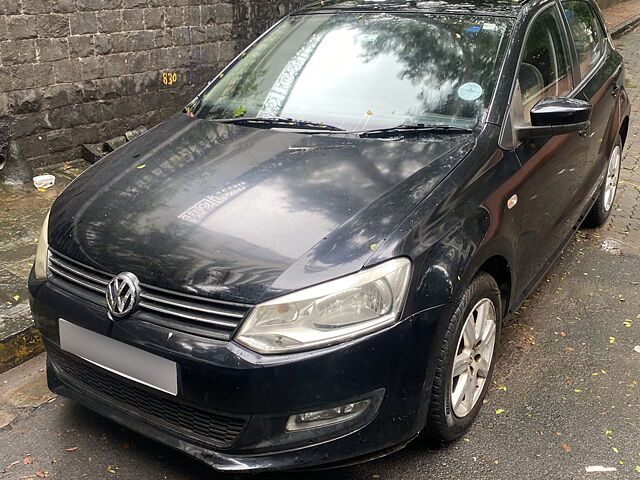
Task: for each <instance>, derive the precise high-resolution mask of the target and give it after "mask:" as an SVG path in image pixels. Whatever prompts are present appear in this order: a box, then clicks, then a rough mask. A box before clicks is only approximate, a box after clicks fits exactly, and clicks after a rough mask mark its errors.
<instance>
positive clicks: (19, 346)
mask: <svg viewBox="0 0 640 480" xmlns="http://www.w3.org/2000/svg"><path fill="white" fill-rule="evenodd" d="M42 351H44V344H43V343H42V337H41V336H40V332H38V330H37V329H36V327H35V326H33V325H29V326H28V327H26V328H24V329H22V330H20V331H18V332H16V333H13V334H11V335H9V336H7V337H5V338H2V339H0V373H2V372H6V371H7V370H10V369H12V368H13V367H16V366H18V365H20V364H21V363H23V362H26V361H27V360H29V359H30V358H32V357H35V356H36V355H37V354H39V353H40V352H42Z"/></svg>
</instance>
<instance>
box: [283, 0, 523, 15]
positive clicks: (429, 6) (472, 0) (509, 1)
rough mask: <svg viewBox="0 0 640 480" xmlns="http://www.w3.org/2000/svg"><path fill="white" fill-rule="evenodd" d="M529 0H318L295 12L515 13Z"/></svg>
mask: <svg viewBox="0 0 640 480" xmlns="http://www.w3.org/2000/svg"><path fill="white" fill-rule="evenodd" d="M527 1H529V0H440V1H434V0H432V1H419V0H320V1H317V2H314V3H311V4H309V5H306V6H305V7H302V8H301V9H300V10H298V11H296V12H295V14H313V13H330V12H336V11H355V12H395V13H398V12H416V13H456V14H471V15H473V14H484V15H495V16H505V17H516V16H517V15H518V12H519V11H520V10H521V9H522V7H523V6H524V4H525V3H527Z"/></svg>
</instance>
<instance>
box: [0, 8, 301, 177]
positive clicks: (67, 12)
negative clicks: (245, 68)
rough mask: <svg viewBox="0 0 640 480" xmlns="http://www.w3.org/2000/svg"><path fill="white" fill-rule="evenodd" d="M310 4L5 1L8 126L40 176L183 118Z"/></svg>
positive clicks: (2, 82) (3, 80) (0, 108)
mask: <svg viewBox="0 0 640 480" xmlns="http://www.w3.org/2000/svg"><path fill="white" fill-rule="evenodd" d="M303 3H304V2H303V1H301V0H227V1H223V0H208V1H205V0H0V118H2V117H5V118H8V120H9V123H10V125H11V126H10V136H11V138H12V139H14V140H15V142H16V143H17V144H18V146H19V147H20V150H21V152H22V155H23V156H24V157H25V158H26V159H28V160H29V162H31V164H32V165H33V166H34V167H37V166H43V165H49V164H53V163H60V162H66V161H70V160H74V159H77V158H80V145H82V144H83V143H93V142H98V141H101V140H106V139H108V138H111V137H114V136H116V135H122V134H123V133H124V132H125V131H127V130H131V129H133V128H135V127H138V126H141V125H145V126H152V125H155V124H157V123H158V122H160V121H162V120H163V119H165V118H167V117H168V116H170V115H171V114H172V113H174V112H176V111H177V110H178V109H179V108H180V107H181V106H183V105H184V104H185V103H186V102H187V101H188V100H190V99H191V98H192V97H193V96H194V95H195V94H196V93H197V92H198V91H199V90H200V89H201V88H202V87H203V86H204V85H205V84H206V82H207V81H208V80H209V79H210V78H212V77H213V76H214V75H215V74H216V73H217V72H218V71H219V70H220V69H221V68H222V67H223V66H224V65H225V64H226V63H227V62H229V61H230V60H231V59H232V58H233V57H234V56H235V55H236V54H237V53H238V52H239V51H240V50H241V49H242V48H244V47H245V46H246V45H247V44H248V43H249V42H250V41H252V40H253V39H254V38H256V37H257V36H258V35H259V34H261V33H262V32H263V31H264V30H265V29H267V28H268V27H269V26H270V25H271V24H272V23H273V22H275V21H276V20H277V19H278V18H280V17H282V16H283V15H284V14H286V13H287V12H288V11H290V9H292V8H297V7H298V6H300V5H302V4H303Z"/></svg>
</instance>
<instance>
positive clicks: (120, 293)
mask: <svg viewBox="0 0 640 480" xmlns="http://www.w3.org/2000/svg"><path fill="white" fill-rule="evenodd" d="M106 296H107V306H108V307H109V311H110V312H111V314H112V315H113V316H114V317H126V316H127V315H129V314H130V313H131V312H132V311H133V309H134V308H135V306H136V305H137V304H138V300H139V299H140V284H139V283H138V277H136V276H135V275H134V274H133V273H130V272H122V273H119V274H118V275H116V276H115V277H113V278H112V279H111V281H110V282H109V283H108V284H107V294H106Z"/></svg>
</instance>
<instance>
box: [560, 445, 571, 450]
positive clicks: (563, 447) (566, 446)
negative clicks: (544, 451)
mask: <svg viewBox="0 0 640 480" xmlns="http://www.w3.org/2000/svg"><path fill="white" fill-rule="evenodd" d="M560 446H561V447H562V449H563V450H564V451H565V452H570V451H571V447H570V446H569V445H567V444H566V443H563V444H562V445H560Z"/></svg>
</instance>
